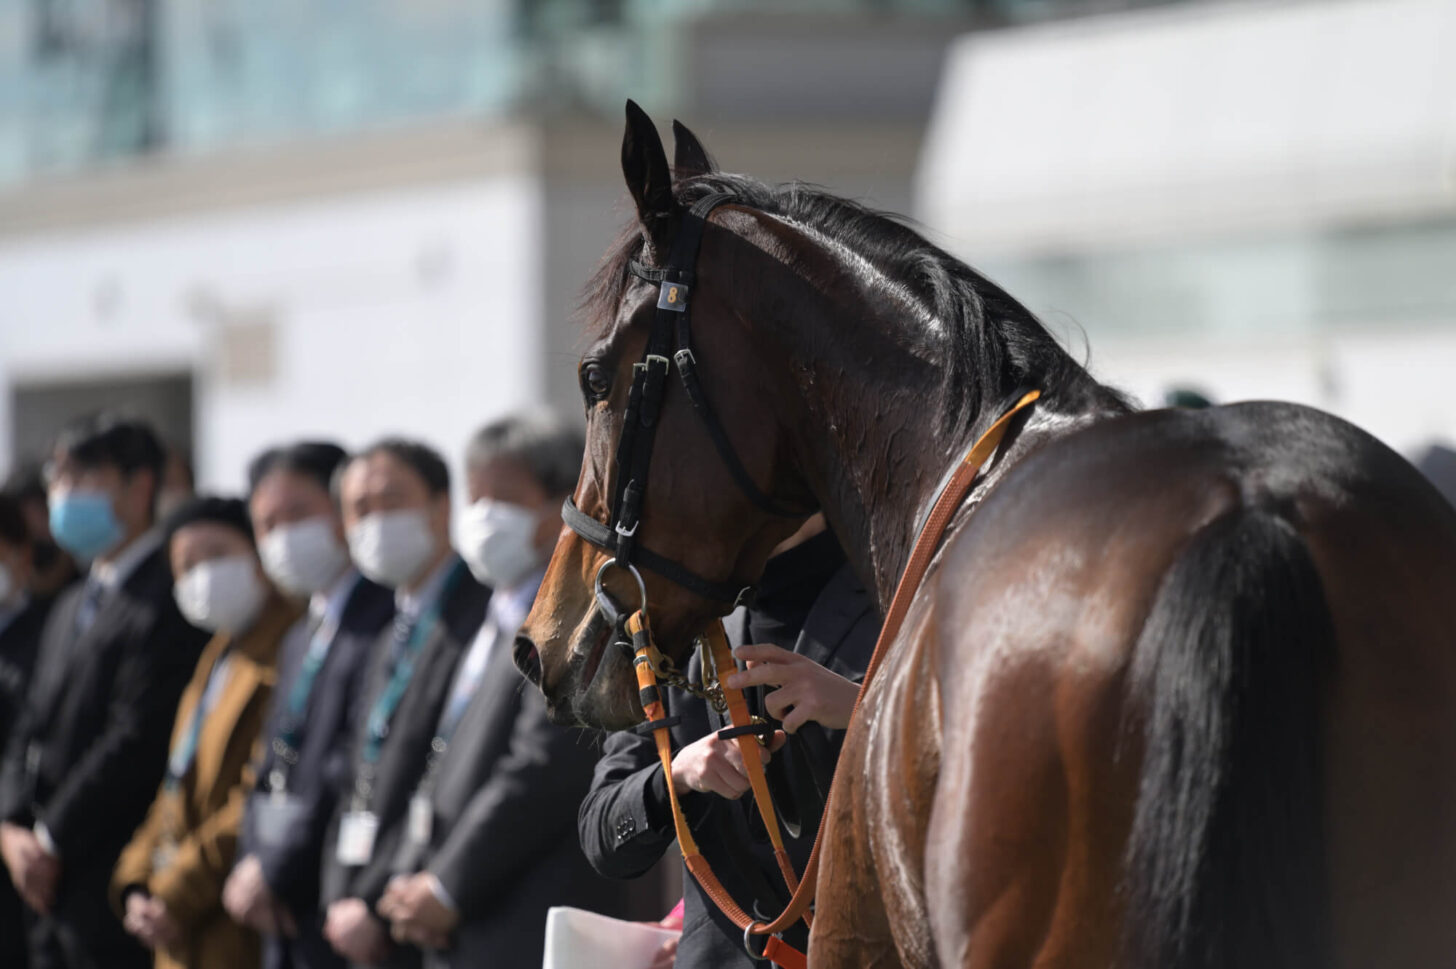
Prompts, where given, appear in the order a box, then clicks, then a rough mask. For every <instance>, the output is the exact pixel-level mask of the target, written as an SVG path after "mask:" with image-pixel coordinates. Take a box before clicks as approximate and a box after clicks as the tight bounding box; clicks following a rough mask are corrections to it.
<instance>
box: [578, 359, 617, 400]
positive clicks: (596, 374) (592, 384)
mask: <svg viewBox="0 0 1456 969" xmlns="http://www.w3.org/2000/svg"><path fill="white" fill-rule="evenodd" d="M611 389H612V378H611V376H610V375H609V374H608V373H607V371H606V368H605V367H603V366H602V365H601V364H597V363H589V364H587V365H586V366H585V367H583V368H582V371H581V390H582V393H583V394H584V395H585V396H586V399H587V403H595V402H597V401H599V400H601V399H603V398H604V397H606V396H607V394H608V392H610V391H611Z"/></svg>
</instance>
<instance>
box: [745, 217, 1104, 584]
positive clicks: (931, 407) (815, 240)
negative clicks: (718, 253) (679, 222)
mask: <svg viewBox="0 0 1456 969" xmlns="http://www.w3.org/2000/svg"><path fill="white" fill-rule="evenodd" d="M750 218H751V219H752V220H753V221H754V222H755V223H756V226H755V227H754V228H753V229H751V230H749V231H748V233H747V234H746V236H745V238H747V239H750V240H752V242H753V244H754V245H755V246H756V247H757V248H759V249H761V250H762V251H764V252H780V253H782V252H790V253H793V258H790V259H787V260H786V264H787V265H791V266H793V267H795V269H794V272H795V275H794V276H793V277H792V279H791V280H790V282H792V284H793V285H792V286H789V285H785V286H784V287H782V291H781V292H777V293H775V292H772V290H773V289H774V287H768V286H764V285H762V279H763V278H768V276H767V274H766V273H765V274H764V275H762V276H760V277H759V279H758V280H756V285H754V286H745V287H741V288H740V289H739V290H738V292H740V293H744V292H747V293H759V294H762V298H761V299H760V300H758V301H755V302H753V303H750V304H748V305H746V306H743V307H742V310H743V313H742V316H743V317H744V318H748V319H757V320H761V321H765V322H770V321H771V325H770V326H766V327H764V330H763V335H765V336H768V337H769V339H770V340H771V342H772V343H774V344H775V345H774V346H773V347H772V350H771V352H770V353H769V354H767V355H765V356H764V357H762V358H761V359H760V360H759V365H760V367H761V368H762V370H763V372H765V373H773V374H776V376H775V377H774V378H773V379H772V380H771V381H770V383H769V386H771V387H773V388H777V390H770V391H768V392H769V393H770V394H777V399H776V400H775V405H776V412H777V413H778V414H780V415H786V416H785V417H784V418H783V419H782V426H781V429H780V430H781V433H782V434H783V436H784V437H785V438H786V440H787V443H788V444H789V452H788V453H791V454H792V455H793V456H794V457H793V460H794V462H795V470H796V472H797V474H798V476H799V477H800V478H801V479H802V482H803V484H804V485H805V486H806V487H807V488H808V489H809V490H810V491H811V492H812V493H813V494H814V496H815V498H816V499H817V500H818V502H819V506H820V508H822V509H823V511H824V513H825V516H826V518H827V519H828V521H829V524H830V526H831V527H832V528H833V529H834V533H835V535H836V536H837V537H838V538H839V540H840V543H841V545H842V546H843V547H844V550H845V554H846V555H847V556H848V558H849V561H850V564H851V565H852V566H853V567H854V569H855V571H856V572H857V573H858V575H859V577H860V579H861V580H862V581H864V582H865V583H867V584H868V585H870V586H871V587H873V588H874V590H875V592H876V595H877V598H878V600H879V603H880V607H881V611H882V612H883V611H886V610H887V609H888V607H889V604H890V600H891V599H892V598H893V596H894V594H895V587H896V585H897V584H898V583H899V580H900V576H901V574H902V573H903V572H904V570H905V566H906V564H907V563H908V562H909V559H910V555H911V552H912V551H913V549H914V546H915V542H916V540H917V538H918V537H919V529H920V526H921V523H922V522H923V520H924V517H925V515H926V514H927V513H928V511H929V509H930V506H931V505H932V504H933V503H934V502H935V500H936V498H937V497H938V495H939V493H940V488H941V486H942V485H943V484H944V481H945V479H946V476H947V474H948V472H950V471H951V469H952V468H953V467H954V466H955V464H956V462H958V461H959V460H961V459H962V458H963V457H964V456H965V454H966V452H967V451H968V450H969V448H970V446H971V444H972V443H973V442H974V441H975V440H976V439H977V438H978V437H979V436H980V435H981V434H982V433H983V432H984V431H985V430H986V429H987V428H988V427H989V426H990V425H991V424H993V423H994V422H995V421H996V419H997V418H998V417H1000V416H1001V411H1000V408H1001V407H1002V406H1003V405H1004V404H1006V403H1008V398H1009V397H1010V396H1011V395H1012V394H1013V392H1014V391H1016V390H1017V389H1018V388H1017V387H1015V386H1010V385H1008V386H962V387H950V386H949V384H950V381H948V380H947V378H946V374H947V373H948V368H949V367H950V366H951V364H950V361H951V359H952V344H951V341H952V340H961V339H966V336H965V335H964V334H959V335H957V334H956V333H955V332H954V330H955V327H951V326H948V325H945V324H944V323H943V322H940V321H937V320H936V319H935V318H934V317H933V316H932V314H931V313H930V312H929V311H928V310H927V309H926V308H925V307H924V306H923V305H920V304H919V303H918V301H917V300H916V299H915V298H914V297H913V294H910V293H909V292H908V291H907V290H906V288H905V287H903V286H901V285H900V284H898V283H897V282H896V281H894V280H891V279H888V278H887V277H885V276H884V274H883V273H881V272H879V270H877V269H876V268H875V267H873V266H870V265H869V264H868V263H867V262H865V261H864V260H863V259H861V258H859V257H858V256H857V255H856V254H854V253H852V252H848V250H846V249H845V248H844V247H843V246H841V245H839V244H837V243H836V242H834V241H833V240H830V239H827V238H826V237H824V236H823V235H821V234H819V233H817V232H816V231H813V230H808V229H806V228H805V227H803V226H801V225H796V224H791V223H789V222H787V221H786V220H781V219H778V218H772V217H767V216H764V215H762V214H761V213H755V214H752V215H751V216H750ZM765 239H766V240H768V241H767V243H766V242H765ZM758 265H762V264H758ZM815 281H817V283H816V282H815ZM993 290H994V287H990V286H989V284H988V286H987V292H986V293H983V294H982V296H983V298H984V297H986V296H991V297H993V298H995V299H996V300H997V301H998V302H1009V301H1010V298H1009V297H1006V296H1005V294H1002V293H1000V292H999V291H993ZM790 292H792V293H793V294H794V295H792V296H789V295H786V294H788V293H790ZM790 303H791V304H792V305H786V304H790ZM1023 312H1024V311H1023ZM987 325H988V326H989V325H994V324H987ZM1028 325H1033V326H1034V325H1035V324H1028ZM987 336H988V337H990V338H992V339H995V340H997V341H999V342H998V344H997V345H998V346H1001V348H1002V354H1001V355H1002V356H1003V357H1004V358H1006V359H1007V360H1008V361H1009V358H1010V356H1011V350H1010V346H1009V341H1008V340H1007V338H1006V336H1005V333H1004V331H1002V330H1001V329H1000V328H999V327H998V329H997V330H996V331H994V332H990V333H988V334H987ZM1042 336H1045V340H1044V341H1043V340H1041V339H1039V338H1037V335H1036V334H1035V333H1033V334H1031V340H1030V342H1031V343H1034V344H1035V346H1034V348H1032V349H1028V348H1027V346H1026V345H1025V344H1027V343H1028V334H1027V333H1025V332H1023V333H1022V334H1021V337H1020V341H1019V342H1020V343H1021V344H1023V345H1022V346H1021V348H1020V349H1019V350H1018V353H1019V354H1020V355H1021V356H1022V357H1023V358H1024V359H1022V360H1019V361H1011V362H1010V364H1009V365H1008V366H1007V367H1005V368H1004V369H1005V370H1006V371H1007V372H1008V373H1011V372H1025V373H1028V374H1034V376H1030V377H1028V378H1027V379H1029V380H1030V382H1031V383H1033V384H1034V385H1035V386H1037V387H1038V389H1041V390H1042V391H1043V394H1044V396H1043V398H1042V400H1041V401H1040V402H1039V403H1038V404H1037V407H1036V410H1037V413H1036V414H1034V415H1033V416H1032V417H1031V418H1030V419H1029V420H1028V421H1026V422H1025V424H1024V426H1023V427H1022V428H1021V429H1020V430H1019V431H1013V432H1012V433H1011V434H1010V435H1008V438H1007V439H1006V441H1005V442H1004V443H1003V444H1002V446H1001V448H1000V449H999V452H998V455H997V457H996V459H995V462H994V466H993V467H992V469H991V473H989V474H987V475H986V476H985V477H984V478H983V479H982V481H981V482H980V483H978V485H977V487H976V489H975V490H973V491H972V493H971V495H970V496H969V501H971V502H975V501H977V500H978V499H979V497H980V495H981V494H983V493H984V492H985V491H986V490H988V489H989V488H990V487H992V486H994V484H995V482H996V481H997V480H999V479H1000V478H1001V477H1002V476H1004V474H1005V473H1006V472H1007V470H1008V469H1009V468H1010V467H1012V466H1013V465H1014V464H1015V463H1016V462H1017V461H1018V460H1020V458H1021V457H1022V456H1023V455H1025V454H1026V453H1028V452H1029V451H1030V450H1031V449H1032V448H1033V447H1035V446H1037V443H1039V442H1040V441H1042V440H1045V439H1047V438H1050V437H1054V436H1060V435H1061V434H1065V433H1069V432H1070V431H1071V430H1073V429H1074V428H1076V427H1078V426H1080V425H1082V424H1084V423H1086V422H1088V421H1090V420H1094V419H1096V418H1097V417H1100V416H1103V415H1107V414H1113V413H1118V412H1120V411H1123V410H1125V409H1126V404H1125V403H1124V402H1123V400H1122V398H1121V397H1120V396H1119V395H1117V394H1116V393H1114V392H1112V391H1110V390H1108V389H1107V388H1105V387H1102V386H1101V385H1099V384H1098V383H1096V381H1094V380H1093V379H1092V377H1091V376H1090V375H1088V374H1087V372H1086V371H1085V370H1083V369H1082V368H1081V367H1080V366H1079V365H1078V364H1076V362H1075V361H1073V360H1072V359H1071V358H1070V357H1069V356H1068V355H1067V354H1066V353H1065V352H1064V351H1063V350H1062V349H1061V348H1060V347H1059V346H1058V345H1057V344H1056V342H1055V341H1054V340H1053V339H1052V338H1051V337H1050V336H1047V335H1045V334H1042ZM775 368H782V369H775ZM1015 379H1016V378H1012V377H1002V378H1000V380H1001V381H1002V382H1007V383H1008V384H1009V383H1010V382H1012V381H1014V380H1015ZM967 395H971V396H970V397H969V398H968V397H967ZM968 399H969V400H970V402H971V403H972V404H973V405H974V406H972V407H969V408H968V407H967V401H968ZM968 414H969V415H974V416H968Z"/></svg>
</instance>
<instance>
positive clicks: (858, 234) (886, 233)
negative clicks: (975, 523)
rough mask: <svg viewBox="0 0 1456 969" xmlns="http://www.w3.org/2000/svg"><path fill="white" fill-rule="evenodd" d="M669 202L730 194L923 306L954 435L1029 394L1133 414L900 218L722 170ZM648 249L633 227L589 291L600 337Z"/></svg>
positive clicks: (1073, 408)
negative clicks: (941, 335)
mask: <svg viewBox="0 0 1456 969" xmlns="http://www.w3.org/2000/svg"><path fill="white" fill-rule="evenodd" d="M673 194H674V196H675V198H676V200H677V202H678V204H679V205H681V206H683V207H684V208H687V207H689V206H691V205H692V204H693V203H694V202H695V201H697V200H698V199H700V198H702V197H704V196H706V195H715V194H723V195H728V196H730V197H731V198H732V199H733V202H734V204H739V205H743V206H746V207H749V208H753V209H757V210H759V211H761V212H764V213H766V214H769V215H776V216H780V217H782V218H784V219H787V220H789V221H791V222H795V223H798V224H801V225H805V226H808V227H810V228H812V229H814V230H815V231H817V232H821V233H823V234H824V235H825V236H827V237H829V238H832V239H834V240H835V241H836V242H838V243H839V244H840V245H843V246H845V247H846V248H848V249H850V250H852V251H854V252H856V253H857V254H859V256H861V257H862V258H864V259H865V260H866V261H868V262H869V263H870V264H871V265H873V266H874V267H875V268H876V269H878V270H879V271H880V272H882V273H884V274H885V275H886V276H887V277H888V278H890V279H893V280H895V281H896V282H897V283H898V284H899V285H901V286H902V287H903V288H904V289H905V290H906V291H907V292H908V293H910V294H911V295H912V296H913V297H914V298H915V299H917V300H919V301H920V302H921V304H922V305H923V306H924V308H925V310H926V312H927V313H929V314H930V315H931V316H933V317H934V318H935V319H936V320H938V321H940V323H941V324H942V326H944V328H945V331H946V333H947V334H948V338H947V339H946V340H945V341H944V342H943V344H942V345H940V346H938V347H937V349H938V350H939V352H941V353H942V354H943V355H944V361H945V379H944V398H943V399H944V400H945V401H946V404H947V406H946V409H945V415H946V420H947V422H948V425H949V426H948V427H947V428H946V430H947V431H948V432H949V431H954V430H956V429H959V428H966V427H970V426H973V425H974V424H975V423H976V421H977V419H978V418H979V417H980V415H981V413H982V411H983V410H984V409H986V408H987V407H991V408H995V407H998V406H999V405H1000V404H1001V403H1002V401H1003V400H1004V399H1005V398H1006V397H1008V396H1009V395H1010V394H1012V393H1013V392H1015V391H1016V390H1018V389H1019V388H1030V387H1032V386H1035V387H1038V388H1040V389H1041V390H1042V393H1043V396H1044V398H1046V399H1048V400H1056V401H1057V402H1058V404H1059V406H1058V407H1057V409H1058V410H1062V411H1065V412H1071V413H1084V412H1087V411H1092V410H1113V411H1120V410H1124V409H1127V408H1128V406H1129V405H1128V403H1127V401H1126V400H1125V399H1124V398H1123V397H1122V396H1121V395H1119V394H1118V393H1117V392H1115V391H1113V390H1111V389H1109V388H1106V387H1103V386H1102V385H1100V384H1098V383H1097V382H1096V381H1095V380H1093V379H1092V377H1091V376H1090V375H1089V374H1088V373H1087V371H1086V370H1085V369H1084V368H1083V367H1082V366H1081V365H1080V364H1078V363H1077V362H1076V361H1075V360H1074V359H1073V358H1072V357H1071V356H1070V355H1068V354H1067V352H1066V351H1065V350H1064V349H1063V348H1062V346H1061V344H1059V343H1058V342H1057V340H1056V338H1055V337H1054V336H1052V334H1051V333H1050V332H1048V331H1047V329H1046V327H1045V326H1043V325H1042V324H1041V322H1040V321H1038V320H1037V319H1036V317H1035V316H1034V315H1033V314H1032V313H1031V311H1029V310H1028V309H1027V308H1026V307H1024V306H1022V305H1021V303H1019V302H1017V301H1016V300H1015V299H1013V298H1012V297H1011V296H1010V295H1009V294H1007V293H1006V291H1005V290H1003V289H1001V287H999V286H997V285H996V284H995V283H993V282H991V281H990V280H989V279H987V278H986V277H984V276H982V275H981V274H979V273H977V272H976V271H975V270H973V269H972V268H971V267H969V266H967V265H966V264H965V263H964V262H961V261H960V260H959V259H957V258H955V257H954V256H952V255H951V254H950V253H948V252H946V251H945V250H943V249H940V248H939V247H937V246H935V245H932V244H931V243H930V242H928V241H926V239H925V238H924V237H923V236H921V235H920V233H918V232H916V231H915V230H914V229H913V228H911V227H910V226H909V225H907V224H906V223H905V221H904V220H903V219H902V218H901V217H900V216H897V215H894V214H890V213H885V212H879V211H876V210H874V209H871V208H868V207H867V206H864V205H861V204H860V203H858V202H854V201H851V200H849V199H845V198H841V197H839V196H837V195H833V194H831V193H829V192H827V191H825V190H824V189H822V188H819V187H818V186H815V185H810V184H807V183H805V182H788V183H785V184H782V185H767V184H765V183H763V182H760V181H758V180H756V179H753V178H750V177H748V176H746V175H734V174H726V173H722V172H712V173H709V174H706V175H698V176H694V177H692V178H690V179H682V180H680V181H678V182H677V183H676V184H674V186H673ZM642 247H643V240H642V234H641V232H640V229H639V227H638V226H637V224H636V223H635V222H633V223H632V224H630V225H628V226H627V227H626V229H625V230H624V231H623V233H622V234H621V235H620V236H619V237H618V238H617V240H616V241H615V242H614V243H613V245H612V247H611V248H610V249H609V250H608V252H607V254H606V256H605V257H604V258H603V262H602V265H601V267H600V268H599V269H598V271H597V272H596V274H595V275H594V276H593V277H592V279H591V281H590V282H589V283H588V284H587V287H586V291H585V298H584V300H583V308H584V310H585V311H586V313H587V315H588V318H589V320H590V323H589V325H590V326H591V328H592V330H593V331H594V332H597V333H605V332H607V331H608V330H609V328H610V327H611V325H612V320H613V318H614V316H615V313H616V308H617V305H618V304H619V303H620V302H621V299H622V295H623V292H624V290H625V289H626V285H627V279H628V269H627V264H628V262H629V261H630V260H631V259H632V258H634V257H636V256H637V255H638V254H639V253H640V252H641V251H642Z"/></svg>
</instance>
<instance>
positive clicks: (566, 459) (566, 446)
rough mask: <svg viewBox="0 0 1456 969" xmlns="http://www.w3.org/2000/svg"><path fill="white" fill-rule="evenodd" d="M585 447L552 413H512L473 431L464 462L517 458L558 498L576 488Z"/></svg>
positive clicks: (479, 463) (547, 490)
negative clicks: (473, 434)
mask: <svg viewBox="0 0 1456 969" xmlns="http://www.w3.org/2000/svg"><path fill="white" fill-rule="evenodd" d="M585 450H586V441H585V439H584V438H583V436H582V433H581V431H580V430H577V429H576V428H573V427H569V426H567V425H566V424H565V423H563V422H562V421H560V420H559V419H557V418H556V417H555V416H553V415H551V414H515V415H512V416H510V417H504V418H501V419H500V420H498V421H492V422H491V423H489V424H487V425H485V426H484V427H482V428H481V429H480V430H478V431H476V432H475V436H474V437H472V438H471V439H470V443H469V444H468V445H466V447H465V463H466V464H467V465H470V466H477V465H481V464H484V463H485V462H487V461H490V460H492V459H494V458H499V457H504V458H509V459H511V460H513V461H519V462H520V463H521V464H522V465H523V466H524V467H525V469H526V471H527V472H528V473H529V474H530V475H531V477H533V478H535V479H536V483H537V484H539V485H540V486H541V490H543V491H545V492H546V494H548V495H550V496H551V497H559V496H562V495H569V494H571V493H572V491H574V490H575V489H576V480H577V478H578V477H580V475H581V456H582V452H583V451H585Z"/></svg>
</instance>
